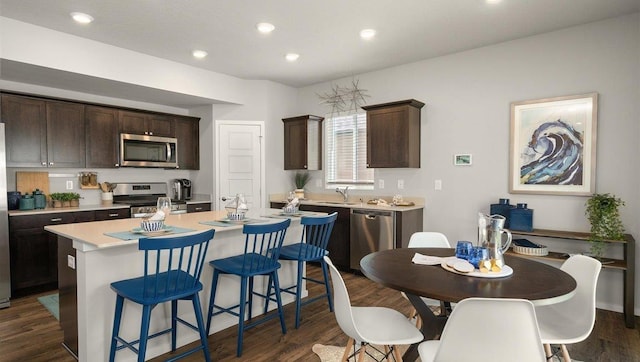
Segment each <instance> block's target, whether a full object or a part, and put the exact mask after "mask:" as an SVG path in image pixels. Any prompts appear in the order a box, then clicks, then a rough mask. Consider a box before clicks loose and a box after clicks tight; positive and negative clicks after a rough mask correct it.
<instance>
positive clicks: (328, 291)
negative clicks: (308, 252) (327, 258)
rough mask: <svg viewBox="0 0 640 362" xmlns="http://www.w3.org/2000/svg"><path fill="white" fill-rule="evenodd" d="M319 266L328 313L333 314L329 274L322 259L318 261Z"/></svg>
mask: <svg viewBox="0 0 640 362" xmlns="http://www.w3.org/2000/svg"><path fill="white" fill-rule="evenodd" d="M320 265H322V275H323V276H324V288H325V289H326V292H327V301H328V302H329V311H330V312H333V297H332V295H331V286H330V285H329V275H328V274H329V272H328V271H327V263H325V262H324V259H322V261H320Z"/></svg>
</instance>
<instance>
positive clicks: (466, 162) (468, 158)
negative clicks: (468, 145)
mask: <svg viewBox="0 0 640 362" xmlns="http://www.w3.org/2000/svg"><path fill="white" fill-rule="evenodd" d="M472 163H473V156H472V155H471V154H470V153H459V154H455V155H453V164H454V165H455V166H471V165H472Z"/></svg>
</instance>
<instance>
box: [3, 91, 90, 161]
mask: <svg viewBox="0 0 640 362" xmlns="http://www.w3.org/2000/svg"><path fill="white" fill-rule="evenodd" d="M2 122H3V123H5V134H6V150H7V166H8V167H84V166H85V153H84V147H85V127H84V126H85V125H84V105H81V104H76V103H71V102H59V101H49V100H42V99H37V98H31V97H27V96H18V95H12V94H3V95H2Z"/></svg>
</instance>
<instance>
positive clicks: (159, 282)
mask: <svg viewBox="0 0 640 362" xmlns="http://www.w3.org/2000/svg"><path fill="white" fill-rule="evenodd" d="M213 235H214V230H208V231H205V232H203V233H199V234H193V235H187V236H177V237H166V238H144V239H140V240H139V241H138V248H139V249H140V250H144V261H145V267H144V276H142V277H139V278H133V279H126V280H121V281H118V282H114V283H111V289H113V291H115V292H116V294H117V298H116V310H115V318H114V321H113V334H112V336H111V351H110V354H109V361H111V362H113V361H114V360H115V356H116V351H118V350H120V349H123V348H125V347H126V348H129V349H130V350H132V351H133V352H135V353H137V354H138V361H144V358H145V352H146V349H147V340H148V339H149V338H154V337H158V336H160V335H163V334H165V333H169V332H171V350H172V351H175V350H176V327H177V322H180V323H182V324H184V325H186V326H188V327H190V328H192V329H194V330H196V331H198V332H199V333H200V341H201V344H200V345H199V346H198V347H196V348H193V349H191V350H189V351H186V352H184V353H182V354H180V355H178V356H176V357H174V358H172V359H171V361H175V360H177V359H179V358H182V357H185V356H187V355H190V354H192V353H194V352H197V351H199V350H202V352H203V353H204V358H205V360H206V361H210V360H211V357H210V355H209V347H208V345H207V335H206V334H205V333H204V332H205V328H204V321H203V318H202V309H201V307H200V299H199V297H198V292H199V291H200V290H202V283H200V274H201V273H202V267H203V265H204V259H205V256H206V254H207V248H208V247H209V241H211V239H213ZM125 298H126V299H127V300H130V301H132V302H134V303H138V304H140V305H142V325H141V327H140V339H138V340H136V341H133V342H128V341H125V340H124V339H122V338H121V337H120V336H119V332H120V321H121V319H122V307H123V305H124V300H125ZM179 300H191V302H192V304H193V310H194V312H195V315H196V322H197V324H198V325H197V327H196V326H194V325H192V324H190V323H188V322H186V321H185V320H183V319H181V318H179V317H178V313H177V312H178V301H179ZM168 301H171V327H170V328H168V329H166V330H163V331H160V332H157V333H154V334H153V335H151V336H150V335H149V322H150V319H151V310H152V309H153V308H154V307H155V306H156V305H158V304H160V303H164V302H168ZM136 344H138V348H137V349H136V348H135V345H136Z"/></svg>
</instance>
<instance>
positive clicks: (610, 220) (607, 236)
mask: <svg viewBox="0 0 640 362" xmlns="http://www.w3.org/2000/svg"><path fill="white" fill-rule="evenodd" d="M586 206H587V209H586V210H585V215H586V216H587V218H588V219H589V223H591V236H590V238H589V242H590V243H591V254H592V255H593V256H595V257H596V258H600V257H602V255H603V253H604V251H605V249H606V247H607V243H606V242H605V240H622V239H623V238H624V226H623V225H622V221H621V220H620V212H619V210H618V208H619V207H620V206H624V201H622V200H621V199H619V198H617V197H616V196H615V195H611V194H608V193H607V194H593V196H591V197H590V198H589V199H588V200H587V203H586Z"/></svg>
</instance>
